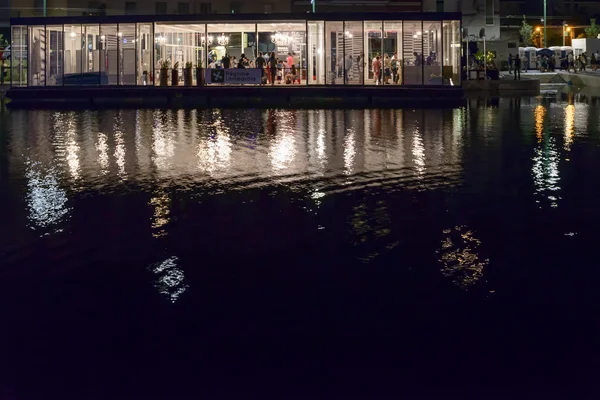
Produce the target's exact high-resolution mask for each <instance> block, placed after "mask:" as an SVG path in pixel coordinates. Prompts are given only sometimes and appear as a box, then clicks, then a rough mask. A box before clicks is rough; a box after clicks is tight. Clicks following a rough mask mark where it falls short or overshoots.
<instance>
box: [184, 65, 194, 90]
mask: <svg viewBox="0 0 600 400" xmlns="http://www.w3.org/2000/svg"><path fill="white" fill-rule="evenodd" d="M183 85H184V86H192V63H191V62H186V63H185V68H184V69H183Z"/></svg>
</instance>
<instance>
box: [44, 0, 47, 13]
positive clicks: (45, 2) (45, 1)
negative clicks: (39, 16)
mask: <svg viewBox="0 0 600 400" xmlns="http://www.w3.org/2000/svg"><path fill="white" fill-rule="evenodd" d="M46 1H47V0H44V17H45V16H46Z"/></svg>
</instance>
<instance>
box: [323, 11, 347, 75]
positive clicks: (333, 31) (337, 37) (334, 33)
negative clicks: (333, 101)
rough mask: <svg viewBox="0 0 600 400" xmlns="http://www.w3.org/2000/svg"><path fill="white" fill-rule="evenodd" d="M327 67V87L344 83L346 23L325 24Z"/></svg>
mask: <svg viewBox="0 0 600 400" xmlns="http://www.w3.org/2000/svg"><path fill="white" fill-rule="evenodd" d="M325 65H326V69H327V74H326V75H325V83H326V84H327V85H341V84H343V83H344V23H343V22H325Z"/></svg>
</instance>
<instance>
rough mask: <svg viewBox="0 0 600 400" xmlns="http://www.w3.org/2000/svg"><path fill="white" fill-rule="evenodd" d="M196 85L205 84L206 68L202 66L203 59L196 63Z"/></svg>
mask: <svg viewBox="0 0 600 400" xmlns="http://www.w3.org/2000/svg"><path fill="white" fill-rule="evenodd" d="M196 86H204V68H202V60H198V64H196Z"/></svg>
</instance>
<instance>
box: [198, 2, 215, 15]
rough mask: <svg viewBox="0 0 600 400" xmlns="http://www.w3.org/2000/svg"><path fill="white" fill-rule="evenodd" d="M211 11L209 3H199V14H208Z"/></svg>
mask: <svg viewBox="0 0 600 400" xmlns="http://www.w3.org/2000/svg"><path fill="white" fill-rule="evenodd" d="M211 11H212V10H211V4H210V3H200V14H210V13H211Z"/></svg>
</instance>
